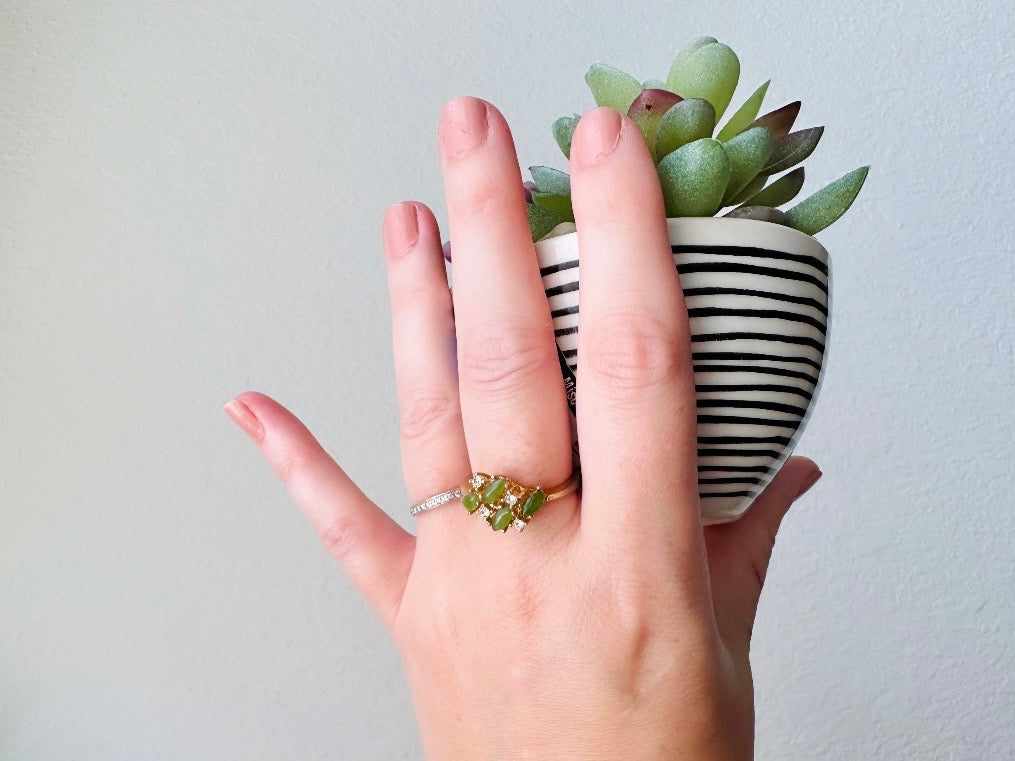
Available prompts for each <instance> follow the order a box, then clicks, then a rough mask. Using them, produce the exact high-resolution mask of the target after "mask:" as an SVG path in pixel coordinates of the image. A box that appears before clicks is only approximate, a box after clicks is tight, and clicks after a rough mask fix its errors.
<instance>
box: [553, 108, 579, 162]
mask: <svg viewBox="0 0 1015 761" xmlns="http://www.w3.org/2000/svg"><path fill="white" fill-rule="evenodd" d="M580 119H581V116H579V115H578V114H575V115H574V116H562V117H560V118H559V119H557V121H555V122H554V123H553V127H552V129H553V139H554V140H556V141H557V145H559V146H560V150H561V152H562V153H563V154H564V158H566V159H570V158H571V138H572V137H573V136H574V130H575V128H576V127H577V126H578V122H579V120H580Z"/></svg>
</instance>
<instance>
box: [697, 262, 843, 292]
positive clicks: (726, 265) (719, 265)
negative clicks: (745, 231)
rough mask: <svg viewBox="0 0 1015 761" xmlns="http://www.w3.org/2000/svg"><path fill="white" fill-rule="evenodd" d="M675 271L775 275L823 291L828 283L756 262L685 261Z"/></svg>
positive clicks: (811, 276) (802, 273)
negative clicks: (808, 284) (762, 265)
mask: <svg viewBox="0 0 1015 761" xmlns="http://www.w3.org/2000/svg"><path fill="white" fill-rule="evenodd" d="M677 272H679V273H680V274H681V275H687V274H690V273H694V272H739V273H743V274H745V275H764V276H766V277H775V278H779V279H781V280H798V281H800V282H802V283H811V284H812V285H816V286H817V287H818V288H820V289H821V290H822V292H824V293H828V284H827V282H826V281H825V280H822V279H819V278H816V277H814V276H813V275H808V274H806V273H805V272H796V271H794V270H781V269H777V268H775V267H761V266H758V265H756V264H735V263H734V262H687V263H686V264H678V265H677Z"/></svg>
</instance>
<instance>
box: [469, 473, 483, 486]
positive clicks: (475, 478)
mask: <svg viewBox="0 0 1015 761" xmlns="http://www.w3.org/2000/svg"><path fill="white" fill-rule="evenodd" d="M469 483H470V484H472V488H473V489H478V488H479V487H480V486H482V485H483V479H482V478H480V477H479V476H478V475H476V476H473V477H472V480H470V481H469Z"/></svg>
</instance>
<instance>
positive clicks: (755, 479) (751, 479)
mask: <svg viewBox="0 0 1015 761" xmlns="http://www.w3.org/2000/svg"><path fill="white" fill-rule="evenodd" d="M761 481H762V479H761V477H760V476H740V477H739V478H738V477H731V478H699V479H698V485H699V486H701V485H703V484H760V483H761Z"/></svg>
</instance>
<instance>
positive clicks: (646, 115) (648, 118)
mask: <svg viewBox="0 0 1015 761" xmlns="http://www.w3.org/2000/svg"><path fill="white" fill-rule="evenodd" d="M682 100H683V98H681V97H680V96H679V95H675V94H673V93H671V92H670V91H669V90H661V89H659V88H651V89H647V90H642V91H641V94H640V95H639V96H638V97H637V98H635V99H634V102H633V103H631V108H630V109H628V111H627V115H628V117H629V118H630V119H631V121H633V122H634V123H635V124H636V125H637V126H638V131H639V132H641V134H642V137H644V138H645V143H646V145H648V149H649V153H651V154H652V160H653V162H657V161H658V160H659V159H658V157H657V156H656V133H657V132H658V129H659V122H660V121H661V120H662V118H663V116H664V115H665V114H666V112H667V111H669V110H670V109H671V108H672V107H673V106H675V105H676V104H677V103H680V102H681V101H682Z"/></svg>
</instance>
